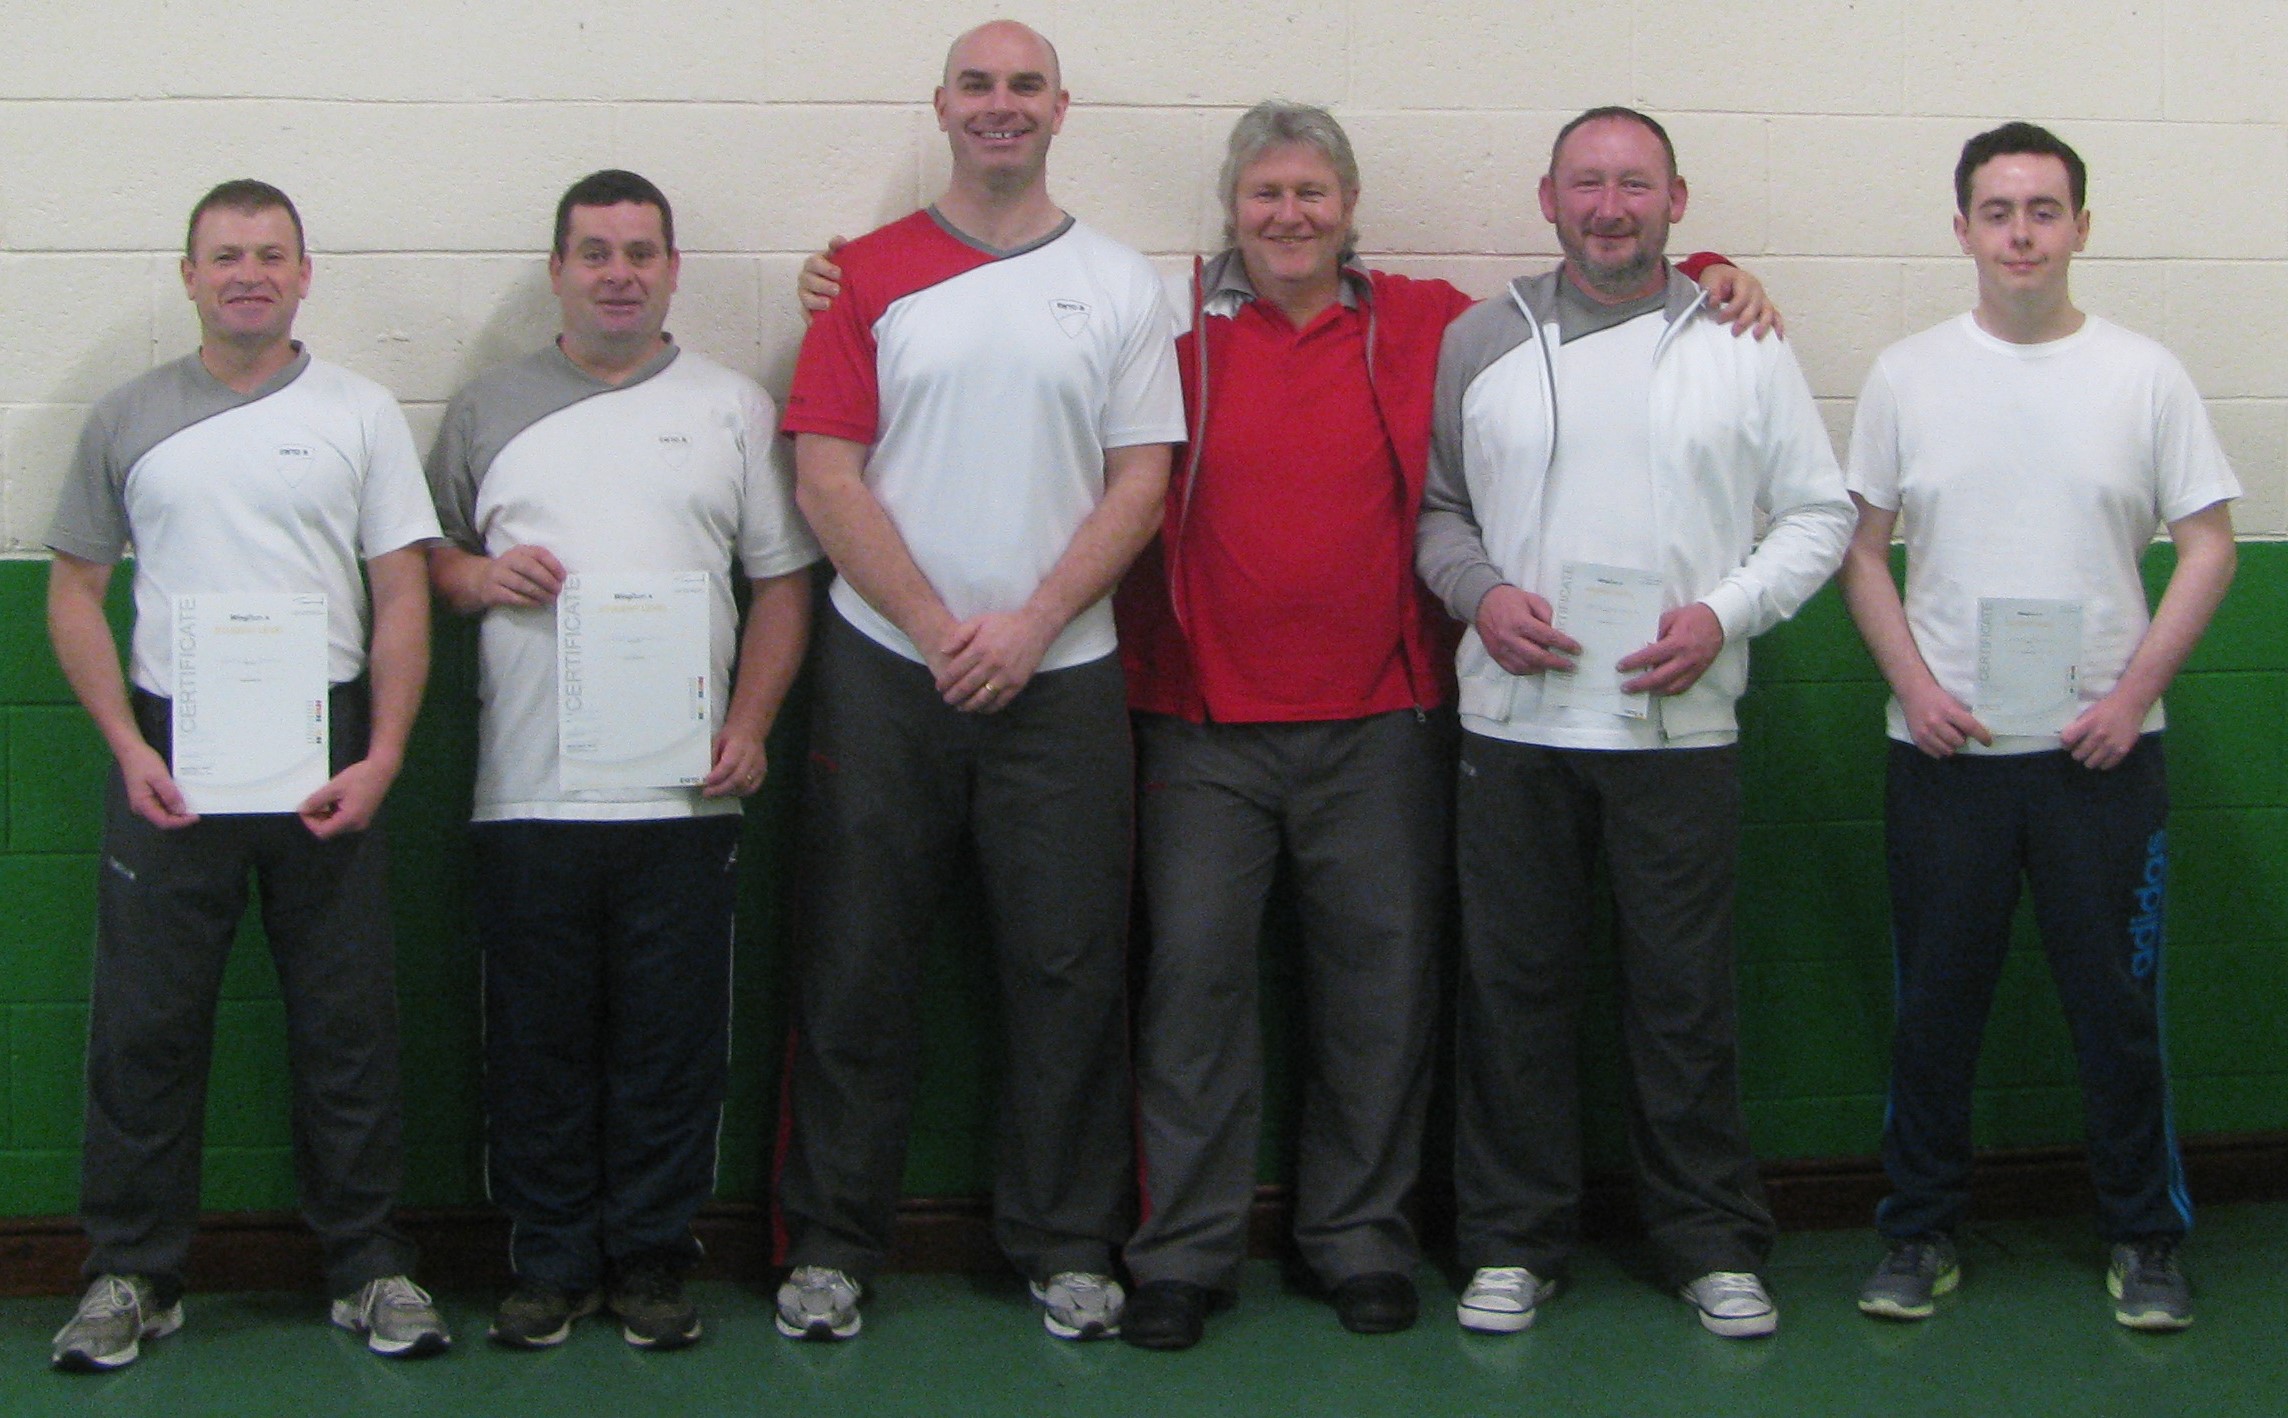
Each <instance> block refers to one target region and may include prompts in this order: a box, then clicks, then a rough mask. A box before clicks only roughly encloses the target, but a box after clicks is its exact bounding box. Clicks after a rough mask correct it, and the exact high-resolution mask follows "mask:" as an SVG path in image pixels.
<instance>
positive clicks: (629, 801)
mask: <svg viewBox="0 0 2288 1418" xmlns="http://www.w3.org/2000/svg"><path fill="white" fill-rule="evenodd" d="M679 264H680V260H679V257H678V254H677V252H676V248H675V226H674V216H673V213H672V210H671V209H670V207H669V206H668V201H667V198H666V196H665V195H664V194H662V193H661V192H660V190H659V189H658V188H657V187H655V186H653V185H652V184H651V183H650V182H649V181H647V180H645V179H644V178H642V177H640V176H638V175H636V174H634V173H631V172H622V171H617V170H606V171H603V172H597V173H592V174H590V175H589V176H587V177H585V178H582V179H581V180H580V181H579V182H577V183H574V184H573V186H572V187H571V189H570V190H569V191H567V192H566V193H565V194H564V197H563V200H562V201H561V202H560V203H559V204H558V206H557V210H556V233H555V246H554V249H553V251H552V253H551V255H550V256H549V259H548V274H549V281H550V284H551V286H552V287H553V288H554V290H555V292H556V297H557V302H558V304H559V305H560V306H561V308H562V312H563V323H562V333H561V334H559V336H558V337H557V338H556V340H555V341H553V342H552V343H550V344H549V345H547V346H545V347H544V348H542V349H540V350H538V351H536V352H534V353H533V354H531V355H529V356H527V357H525V358H524V359H521V360H519V361H517V362H515V363H513V364H509V365H505V366H503V367H501V368H499V369H496V370H493V371H492V372H491V373H489V374H486V375H484V376H483V377H481V378H479V379H478V380H477V381H476V382H475V383H473V384H471V385H470V386H469V387H467V388H466V389H463V390H462V391H461V392H460V394H459V395H457V396H456V397H455V398H454V400H453V402H452V404H451V406H450V407H449V408H448V409H447V410H446V413H445V422H444V426H443V428H442V429H441V431H440V432H439V434H438V439H437V445H436V447H435V449H434V450H432V452H431V454H430V459H429V480H430V488H431V491H432V492H433V494H434V495H435V497H436V500H437V511H438V516H439V519H440V521H441V522H442V524H443V526H444V528H445V536H446V538H447V540H446V541H445V542H444V543H443V544H441V545H439V546H437V547H436V548H434V549H433V551H432V552H431V557H430V573H431V576H432V578H433V580H434V582H435V585H436V588H437V592H438V594H439V595H440V596H442V597H444V599H445V600H446V601H447V602H448V603H449V604H451V605H452V606H453V608H454V609H456V610H459V611H462V612H464V613H466V614H481V615H482V616H483V617H484V619H483V623H482V625H481V627H480V629H479V632H478V673H479V681H478V697H479V700H480V712H479V719H478V747H477V782H476V793H475V805H474V812H473V818H474V825H473V826H472V828H471V830H470V834H469V838H470V845H471V848H472V850H473V852H474V854H475V857H476V894H475V903H474V904H475V909H476V926H477V935H478V939H479V941H480V943H481V944H482V947H483V949H484V954H485V1111H486V1125H487V1141H488V1152H487V1163H488V1166H489V1168H490V1180H491V1190H492V1197H493V1200H494V1201H496V1202H498V1203H499V1204H500V1205H501V1207H502V1208H503V1209H504V1210H506V1211H507V1212H508V1213H509V1216H510V1218H511V1220H512V1221H513V1222H514V1223H515V1229H514V1231H513V1233H512V1237H511V1241H510V1250H511V1255H510V1260H511V1262H512V1264H513V1266H514V1268H515V1271H516V1277H517V1284H516V1288H515V1290H514V1291H513V1293H511V1294H510V1295H509V1296H508V1298H507V1299H506V1300H505V1301H504V1302H503V1303H502V1305H501V1307H500V1310H499V1312H498V1313H497V1315H496V1316H495V1318H494V1320H493V1324H492V1329H491V1337H492V1339H493V1340H494V1341H495V1342H497V1343H500V1344H504V1345H508V1346H511V1347H515V1348H545V1347H549V1346H552V1345H555V1344H559V1343H561V1342H563V1340H564V1339H565V1337H566V1336H567V1335H568V1334H569V1333H570V1330H571V1326H572V1323H573V1321H574V1320H575V1319H577V1318H579V1317H580V1316H582V1315H585V1314H590V1313H593V1312H594V1311H595V1310H596V1309H597V1307H598V1306H599V1305H601V1304H608V1305H609V1306H610V1307H611V1309H612V1311H613V1313H614V1314H616V1315H617V1316H618V1317H619V1320H620V1325H621V1332H622V1335H623V1336H624V1337H625V1338H626V1340H627V1342H628V1343H630V1344H633V1345H636V1346H638V1347H639V1348H652V1349H673V1348H679V1347H681V1346H683V1345H686V1344H689V1343H691V1342H692V1341H694V1340H696V1339H697V1338H698V1337H699V1332H700V1321H699V1314H698V1311H697V1310H696V1309H695V1308H694V1307H693V1306H692V1305H691V1304H690V1302H689V1301H688V1300H687V1299H685V1298H684V1294H683V1273H684V1271H685V1270H686V1269H687V1268H688V1267H689V1265H690V1263H691V1262H692V1261H693V1260H694V1259H695V1258H696V1257H697V1256H698V1253H699V1247H698V1242H697V1241H696V1239H694V1237H693V1236H692V1234H691V1221H692V1218H693V1216H694V1215H696V1214H697V1212H698V1210H699V1207H700V1206H701V1204H702V1203H704V1202H705V1201H706V1199H707V1197H708V1196H709V1195H710V1193H711V1192H712V1190H713V1187H714V1170H715V1137H716V1130H717V1128H718V1126H719V1124H720V1122H721V1115H722V1104H723V1098H724V1094H725V1091H726V1089H727V1086H728V1050H729V1045H730V1039H729V1014H730V983H731V981H730V975H731V931H732V914H733V906H734V903H735V899H736V895H737V885H738V882H737V871H736V866H737V859H738V847H739V837H740V825H739V824H740V817H739V800H740V799H741V798H743V797H746V796H747V795H748V794H750V793H753V792H754V791H755V790H756V789H757V788H759V787H761V786H762V782H763V777H764V772H765V768H766V762H765V756H764V742H765V740H766V739H767V737H768V736H769V733H770V728H771V724H772V721H773V720H774V719H775V718H776V717H777V715H778V711H779V704H780V702H781V700H783V699H784V698H785V696H786V691H787V686H788V684H789V683H791V682H792V680H793V678H794V673H795V670H796V668H797V667H798V666H799V665H800V663H801V660H802V652H803V645H804V642H805V639H806V638H807V635H808V633H809V625H810V579H809V571H808V568H809V566H810V564H811V563H812V562H814V561H816V560H817V558H818V549H817V545H816V544H815V543H814V542H813V541H812V540H811V537H810V533H809V531H808V530H807V529H806V528H805V527H804V526H803V523H802V520H801V518H800V517H799V516H798V515H797V514H796V512H795V509H794V501H793V493H792V488H791V487H790V485H789V481H788V478H787V475H786V472H785V470H784V469H783V468H782V467H781V466H780V465H779V464H778V463H777V462H776V461H775V460H774V457H773V454H774V451H775V444H776V438H775V435H774V425H775V421H776V411H775V410H774V409H773V408H772V406H771V402H770V399H769V397H768V396H766V395H765V394H764V393H763V391H762V390H761V389H760V388H758V387H757V386H756V385H755V383H754V381H753V380H751V379H748V378H747V377H746V376H744V375H741V374H737V373H734V372H732V371H731V370H728V369H725V368H723V367H722V366H721V365H718V364H715V363H713V362H712V361H710V360H707V359H705V358H703V357H701V356H699V355H697V354H694V353H692V352H691V351H689V350H685V349H682V348H680V347H678V346H677V345H676V344H674V343H673V341H672V340H670V339H669V337H668V336H667V335H666V333H665V324H666V320H667V313H668V304H669V301H670V299H671V298H672V297H673V296H674V294H675V282H676V275H677V271H678V268H679ZM734 561H736V563H737V565H738V568H739V573H740V574H743V575H745V576H746V577H747V578H748V579H749V581H750V583H751V588H752V592H753V595H752V599H751V601H750V603H749V608H748V612H747V620H746V625H745V628H744V630H742V629H741V628H740V626H739V617H738V611H737V608H736V605H735V603H734V601H733V599H732V581H731V577H732V574H733V570H732V567H733V563H734ZM734 653H735V654H736V662H737V667H738V672H737V678H736V680H734V679H733V677H732V665H733V660H734Z"/></svg>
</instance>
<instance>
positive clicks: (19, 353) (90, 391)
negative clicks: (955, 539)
mask: <svg viewBox="0 0 2288 1418" xmlns="http://www.w3.org/2000/svg"><path fill="white" fill-rule="evenodd" d="M149 266H150V261H149V258H147V257H143V256H132V255H84V256H83V255H70V256H65V255H30V256H18V255H0V330H6V331H7V332H8V335H7V337H6V338H5V339H4V340H0V402H8V403H26V404H32V403H62V402H75V403H84V402H87V401H90V400H93V399H95V398H96V397H98V396H99V395H101V394H102V393H103V392H104V391H105V390H107V389H110V388H112V387H113V386H114V385H118V384H122V383H124V382H126V381H127V380H129V379H132V378H134V377H135V376H136V375H138V374H141V373H142V372H143V371H144V370H146V369H149V368H150V367H151V287H150V275H149Z"/></svg>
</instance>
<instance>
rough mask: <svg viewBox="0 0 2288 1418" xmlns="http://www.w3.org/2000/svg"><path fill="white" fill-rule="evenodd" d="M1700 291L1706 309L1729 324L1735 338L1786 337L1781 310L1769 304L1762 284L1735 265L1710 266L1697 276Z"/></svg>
mask: <svg viewBox="0 0 2288 1418" xmlns="http://www.w3.org/2000/svg"><path fill="white" fill-rule="evenodd" d="M1700 288H1701V289H1702V290H1704V291H1706V292H1708V305H1707V309H1708V310H1709V312H1710V313H1711V314H1712V315H1713V316H1714V318H1716V319H1718V320H1723V321H1728V322H1729V323H1730V324H1731V326H1732V333H1733V334H1735V335H1749V334H1752V335H1754V336H1755V337H1756V338H1757V339H1759V340H1760V339H1762V338H1763V337H1764V336H1766V335H1780V336H1783V337H1784V336H1785V335H1786V334H1787V321H1785V320H1783V319H1782V318H1780V308H1779V307H1778V306H1776V305H1774V304H1772V298H1771V296H1770V295H1769V294H1768V293H1767V292H1766V291H1765V290H1764V283H1763V282H1762V281H1759V280H1757V279H1756V278H1755V277H1754V276H1752V275H1750V274H1748V273H1747V272H1746V271H1743V270H1741V269H1740V268H1739V267H1737V266H1710V267H1709V268H1708V269H1707V270H1705V271H1702V272H1701V273H1700Z"/></svg>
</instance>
